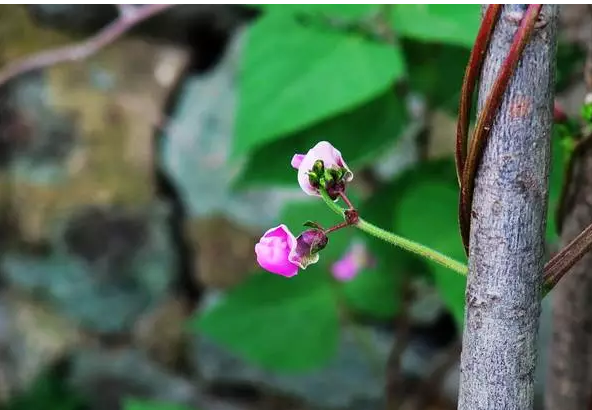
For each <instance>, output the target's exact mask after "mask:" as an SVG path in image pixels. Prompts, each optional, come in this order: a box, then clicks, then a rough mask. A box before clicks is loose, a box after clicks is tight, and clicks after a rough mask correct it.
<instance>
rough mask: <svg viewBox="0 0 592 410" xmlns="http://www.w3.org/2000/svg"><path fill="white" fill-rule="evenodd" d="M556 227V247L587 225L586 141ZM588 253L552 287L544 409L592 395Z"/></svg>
mask: <svg viewBox="0 0 592 410" xmlns="http://www.w3.org/2000/svg"><path fill="white" fill-rule="evenodd" d="M576 161H577V162H576V163H574V169H573V173H572V178H571V181H572V184H571V185H572V186H570V187H569V189H570V191H571V192H569V193H568V195H569V196H570V197H571V198H570V202H571V206H570V207H569V209H566V211H567V212H566V214H565V217H564V218H563V227H562V231H561V242H562V246H565V245H566V244H567V243H569V241H570V240H572V239H573V238H575V237H576V236H577V235H578V234H579V233H580V232H582V231H583V230H584V229H585V228H586V227H587V226H588V225H589V224H590V223H592V144H586V146H585V147H584V150H583V152H582V153H581V155H579V156H578V158H577V159H576ZM590 301H592V254H588V255H586V256H584V257H583V258H582V260H580V261H579V262H578V263H577V264H576V265H575V266H574V267H573V268H572V269H571V270H570V271H569V273H568V274H567V275H566V276H565V278H563V279H562V280H561V281H560V282H559V283H558V284H557V286H556V287H555V289H554V290H553V319H552V320H553V335H552V338H551V344H550V349H549V354H550V357H549V372H548V376H547V385H546V388H545V408H546V409H549V410H555V409H561V410H585V409H588V406H589V405H590V399H591V398H592V308H590Z"/></svg>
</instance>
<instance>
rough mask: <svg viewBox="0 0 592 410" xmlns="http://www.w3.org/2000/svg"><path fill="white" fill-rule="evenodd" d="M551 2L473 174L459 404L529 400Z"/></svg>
mask: <svg viewBox="0 0 592 410" xmlns="http://www.w3.org/2000/svg"><path fill="white" fill-rule="evenodd" d="M521 10H522V9H521V8H520V6H519V5H508V6H504V11H503V12H502V16H501V18H500V20H499V22H498V25H497V27H496V30H495V33H494V36H493V39H492V44H491V46H490V48H489V50H488V53H487V58H486V61H485V64H484V66H483V72H482V77H481V84H480V90H479V110H481V109H482V108H483V104H484V102H485V100H486V98H487V96H488V94H489V90H490V88H491V86H492V85H493V83H494V81H495V79H496V76H497V73H498V71H499V69H500V66H501V65H502V62H503V60H504V58H505V57H506V55H507V53H508V50H509V48H510V44H511V43H512V40H513V37H514V33H515V32H516V29H517V27H518V26H517V24H518V22H517V21H516V19H515V18H512V17H513V16H515V15H516V13H519V12H520V11H521ZM557 17H558V7H557V6H556V5H545V6H544V7H543V10H542V13H541V18H542V19H543V20H544V21H545V22H546V25H545V26H543V27H540V28H538V29H536V30H535V32H534V34H533V36H532V39H531V41H530V42H529V44H528V45H527V47H526V49H525V50H524V54H523V57H522V59H521V62H520V63H519V65H518V67H517V70H516V72H515V74H514V76H513V78H512V80H511V81H510V84H509V87H508V90H507V91H506V94H505V95H504V99H503V102H502V104H501V107H500V110H499V113H498V115H497V117H496V120H495V122H494V125H493V129H492V131H491V135H490V138H489V142H488V144H487V147H486V149H485V153H484V156H483V160H482V163H481V166H480V168H479V172H478V175H477V180H476V185H475V193H474V200H473V208H472V222H471V224H472V225H471V239H470V255H469V276H468V281H467V290H466V311H465V329H464V334H463V350H462V354H461V381H460V392H459V407H458V408H459V409H462V410H481V409H491V410H493V409H504V410H528V409H532V408H533V404H534V370H535V365H536V359H537V351H536V342H537V336H538V324H539V315H540V310H541V307H540V306H541V305H540V301H541V283H542V272H543V264H544V255H545V252H544V237H545V235H544V234H545V226H546V214H547V197H548V173H549V157H550V137H551V126H552V108H553V92H554V79H555V53H556V44H557V41H556V32H557Z"/></svg>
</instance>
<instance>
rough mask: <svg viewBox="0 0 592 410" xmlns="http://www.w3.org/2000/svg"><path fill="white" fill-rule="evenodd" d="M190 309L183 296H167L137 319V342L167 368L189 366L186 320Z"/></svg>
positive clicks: (147, 353)
mask: <svg viewBox="0 0 592 410" xmlns="http://www.w3.org/2000/svg"><path fill="white" fill-rule="evenodd" d="M189 313H190V309H189V304H188V303H185V302H184V301H183V300H180V299H179V298H172V297H171V298H169V299H167V300H164V301H163V302H162V304H161V305H160V306H158V307H157V308H155V309H154V310H153V311H151V312H149V313H148V314H146V315H144V316H143V317H142V318H141V319H140V320H138V322H136V324H135V326H134V330H133V342H134V346H135V347H138V348H139V349H140V351H142V352H145V353H146V355H147V356H148V357H149V358H150V359H151V360H152V361H154V363H156V364H158V365H160V366H162V367H164V368H166V369H171V370H186V368H187V363H186V357H187V346H188V341H189V337H188V335H187V332H185V324H186V320H187V317H188V315H189Z"/></svg>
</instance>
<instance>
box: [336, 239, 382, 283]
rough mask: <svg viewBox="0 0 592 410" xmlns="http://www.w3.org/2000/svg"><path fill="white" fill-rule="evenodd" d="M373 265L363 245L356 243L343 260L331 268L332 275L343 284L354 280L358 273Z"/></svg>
mask: <svg viewBox="0 0 592 410" xmlns="http://www.w3.org/2000/svg"><path fill="white" fill-rule="evenodd" d="M371 263H372V261H371V258H370V255H369V254H368V251H367V249H366V246H365V245H364V244H363V243H354V244H353V245H352V247H351V248H350V249H349V250H348V251H347V252H346V253H345V255H344V256H343V258H341V259H340V260H338V261H337V262H335V263H334V264H333V265H332V266H331V274H332V275H333V277H334V278H335V279H337V280H338V281H341V282H347V281H350V280H352V279H354V278H355V277H356V276H357V275H358V273H360V271H361V270H362V269H364V268H367V267H368V266H370V265H371Z"/></svg>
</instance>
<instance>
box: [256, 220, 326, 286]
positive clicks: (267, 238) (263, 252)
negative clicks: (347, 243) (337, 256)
mask: <svg viewBox="0 0 592 410" xmlns="http://www.w3.org/2000/svg"><path fill="white" fill-rule="evenodd" d="M327 242H328V239H327V236H326V235H325V233H324V232H323V231H322V230H320V229H309V230H306V231H304V232H303V233H302V234H300V235H299V236H298V237H297V238H296V237H295V236H294V235H293V234H292V232H290V230H289V229H288V227H287V226H286V225H283V224H282V225H279V226H276V227H275V228H271V229H269V230H268V231H267V232H265V234H264V235H263V236H262V237H261V239H260V240H259V242H258V243H257V244H256V245H255V254H256V255H257V263H258V264H259V265H260V266H261V267H262V268H263V269H265V270H267V271H269V272H271V273H275V274H277V275H281V276H284V277H287V278H290V277H292V276H296V275H297V274H298V271H299V269H306V267H307V266H308V265H311V264H314V263H317V262H318V261H319V254H318V252H319V251H320V250H322V249H323V248H324V247H325V246H326V245H327Z"/></svg>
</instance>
